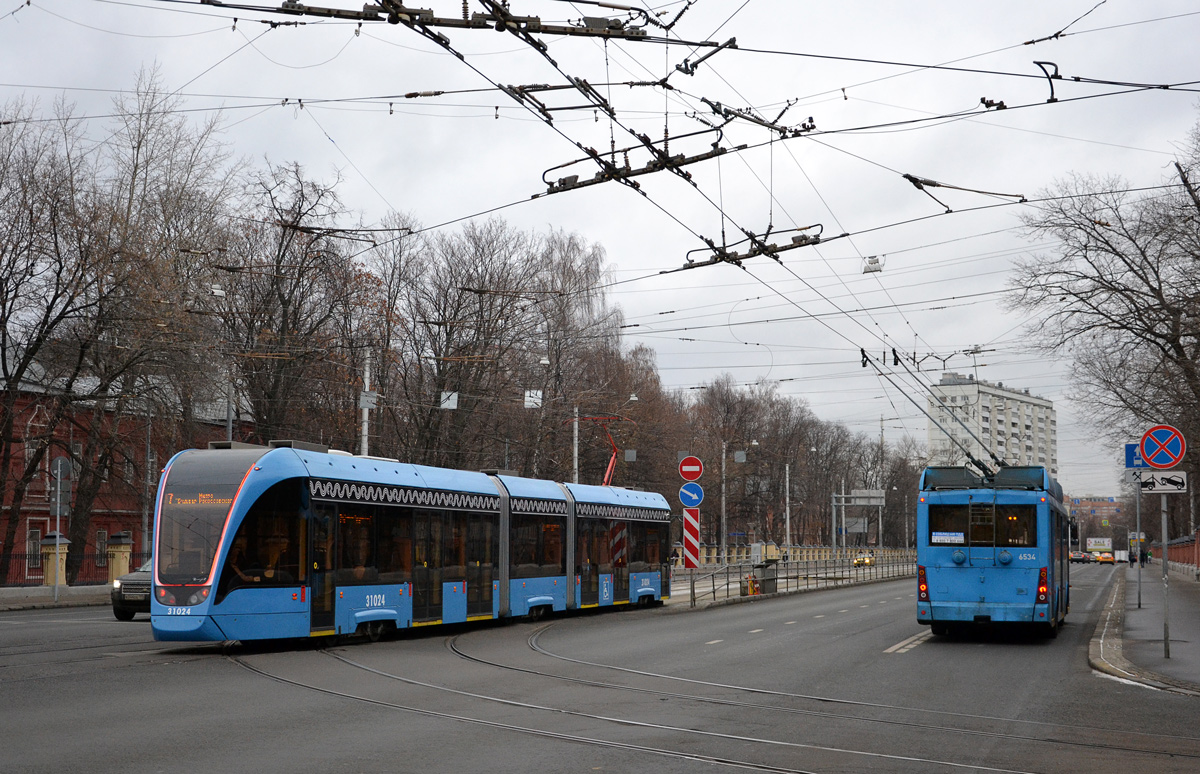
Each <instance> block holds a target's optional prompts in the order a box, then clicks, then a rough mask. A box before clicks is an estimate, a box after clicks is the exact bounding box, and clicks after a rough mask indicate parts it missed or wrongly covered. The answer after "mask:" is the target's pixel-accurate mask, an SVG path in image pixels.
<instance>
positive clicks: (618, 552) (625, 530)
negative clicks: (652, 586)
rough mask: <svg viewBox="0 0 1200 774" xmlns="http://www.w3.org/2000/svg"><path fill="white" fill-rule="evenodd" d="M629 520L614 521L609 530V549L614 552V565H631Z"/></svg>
mask: <svg viewBox="0 0 1200 774" xmlns="http://www.w3.org/2000/svg"><path fill="white" fill-rule="evenodd" d="M628 543H629V522H625V521H614V522H612V526H611V527H609V530H608V550H609V552H610V553H611V554H612V563H613V567H628V566H629V551H628Z"/></svg>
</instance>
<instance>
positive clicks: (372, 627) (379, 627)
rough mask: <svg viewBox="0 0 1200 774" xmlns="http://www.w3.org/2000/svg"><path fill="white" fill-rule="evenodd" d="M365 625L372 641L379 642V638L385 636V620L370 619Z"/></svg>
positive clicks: (368, 636)
mask: <svg viewBox="0 0 1200 774" xmlns="http://www.w3.org/2000/svg"><path fill="white" fill-rule="evenodd" d="M363 626H365V627H366V630H367V639H368V640H370V641H371V642H379V638H380V637H382V636H383V621H368V622H367V623H365V624H363Z"/></svg>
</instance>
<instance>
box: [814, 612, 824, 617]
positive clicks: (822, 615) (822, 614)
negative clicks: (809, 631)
mask: <svg viewBox="0 0 1200 774" xmlns="http://www.w3.org/2000/svg"><path fill="white" fill-rule="evenodd" d="M824 617H825V614H824V613H821V614H820V615H814V616H813V618H824Z"/></svg>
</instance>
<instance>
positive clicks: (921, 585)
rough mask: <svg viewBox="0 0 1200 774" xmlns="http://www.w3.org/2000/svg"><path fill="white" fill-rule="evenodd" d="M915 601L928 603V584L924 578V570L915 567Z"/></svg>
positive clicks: (920, 567)
mask: <svg viewBox="0 0 1200 774" xmlns="http://www.w3.org/2000/svg"><path fill="white" fill-rule="evenodd" d="M917 599H918V600H919V601H921V602H928V601H929V583H928V581H927V580H926V578H925V568H924V567H922V566H920V565H918V566H917Z"/></svg>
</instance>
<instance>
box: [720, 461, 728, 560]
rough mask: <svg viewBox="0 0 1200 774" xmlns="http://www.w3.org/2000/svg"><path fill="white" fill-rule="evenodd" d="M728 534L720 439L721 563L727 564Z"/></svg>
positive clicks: (723, 465)
mask: <svg viewBox="0 0 1200 774" xmlns="http://www.w3.org/2000/svg"><path fill="white" fill-rule="evenodd" d="M728 534H729V524H728V521H727V520H726V518H725V441H721V564H729V546H728V545H727V544H726V540H727V536H728Z"/></svg>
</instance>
